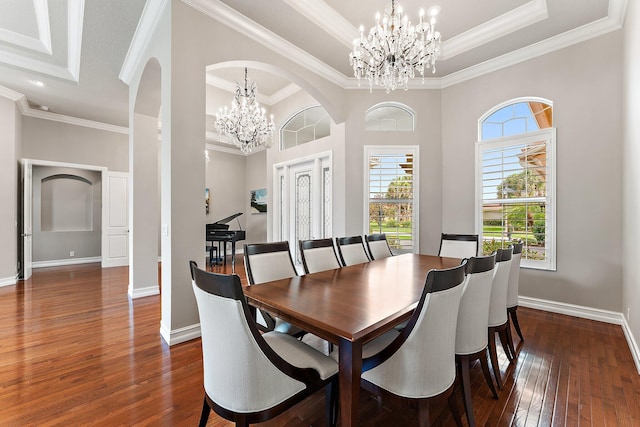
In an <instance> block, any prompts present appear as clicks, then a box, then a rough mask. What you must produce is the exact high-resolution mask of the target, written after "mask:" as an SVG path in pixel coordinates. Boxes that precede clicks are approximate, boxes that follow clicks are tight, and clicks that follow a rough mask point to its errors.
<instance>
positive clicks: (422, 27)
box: [349, 0, 440, 93]
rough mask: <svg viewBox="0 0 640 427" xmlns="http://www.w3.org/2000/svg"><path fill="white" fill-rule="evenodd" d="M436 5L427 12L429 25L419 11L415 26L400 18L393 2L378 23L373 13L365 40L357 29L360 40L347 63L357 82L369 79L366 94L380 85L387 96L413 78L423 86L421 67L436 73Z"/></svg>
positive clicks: (400, 11)
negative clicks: (417, 79) (374, 22)
mask: <svg viewBox="0 0 640 427" xmlns="http://www.w3.org/2000/svg"><path fill="white" fill-rule="evenodd" d="M439 12H440V7H439V6H432V7H431V8H430V9H429V12H428V15H429V17H430V20H429V22H425V21H424V11H423V10H421V11H420V23H419V24H418V25H416V26H415V27H414V26H412V25H411V22H410V21H409V18H408V17H407V16H406V15H403V13H402V8H401V7H398V8H397V9H396V5H395V1H394V0H391V6H390V7H387V8H386V9H385V12H384V17H383V18H382V21H380V13H377V14H376V24H375V25H374V26H373V27H371V30H369V35H367V36H366V37H365V35H364V27H362V26H360V38H357V39H355V40H354V41H353V51H352V52H351V53H350V55H349V62H350V63H351V65H352V66H353V74H354V75H355V77H357V78H358V85H359V84H360V79H363V78H366V79H367V80H369V91H371V90H372V89H373V85H374V83H375V84H376V85H379V86H382V87H384V88H385V89H386V90H387V93H389V92H391V91H392V90H395V89H396V88H399V87H402V88H404V90H407V89H408V86H407V83H408V81H409V79H412V78H414V77H415V75H416V71H418V72H419V73H420V75H421V76H422V82H423V83H424V71H425V68H426V69H429V68H431V69H432V70H433V72H434V73H435V72H436V68H435V63H436V59H438V55H439V54H440V33H439V32H438V31H436V30H435V24H436V16H437V15H438V13H439Z"/></svg>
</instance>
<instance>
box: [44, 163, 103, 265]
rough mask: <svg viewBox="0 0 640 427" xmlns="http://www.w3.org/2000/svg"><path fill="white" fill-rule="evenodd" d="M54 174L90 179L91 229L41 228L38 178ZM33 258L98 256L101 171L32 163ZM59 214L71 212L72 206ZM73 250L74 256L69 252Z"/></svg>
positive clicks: (54, 258) (100, 236) (100, 221)
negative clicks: (91, 199) (91, 197)
mask: <svg viewBox="0 0 640 427" xmlns="http://www.w3.org/2000/svg"><path fill="white" fill-rule="evenodd" d="M58 174H67V175H73V176H78V177H81V178H84V179H86V180H88V181H90V182H91V183H92V192H93V206H92V216H93V220H92V229H91V230H86V231H43V230H42V221H41V220H42V215H41V212H42V197H41V194H42V191H41V188H42V185H41V184H42V180H43V179H45V178H47V177H50V176H53V175H58ZM32 206H33V261H34V262H42V261H54V260H63V259H74V258H89V257H99V256H100V255H101V252H102V249H101V246H100V245H101V241H102V240H101V238H102V210H101V207H102V174H101V173H100V172H98V171H88V170H82V169H73V168H58V167H50V166H33V205H32ZM68 209H69V211H68V212H66V213H64V212H62V214H63V215H74V212H73V210H74V206H68ZM70 251H74V252H75V254H74V256H73V257H72V256H70V255H69V252H70Z"/></svg>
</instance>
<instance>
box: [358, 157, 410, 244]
mask: <svg viewBox="0 0 640 427" xmlns="http://www.w3.org/2000/svg"><path fill="white" fill-rule="evenodd" d="M416 157H417V156H416V149H415V148H403V149H400V150H398V148H395V149H383V148H378V147H375V148H374V147H370V148H369V150H368V155H367V156H366V159H367V160H368V182H369V198H368V207H369V209H368V224H369V225H368V231H367V233H368V234H374V233H385V234H386V236H387V241H388V242H389V246H391V248H392V250H393V252H394V253H401V252H413V251H414V248H416V247H417V242H416V241H415V240H416V236H417V233H416V223H417V221H416V211H415V207H416V206H417V203H415V202H416V200H415V183H416V182H417V178H416V176H415V172H417V171H416V170H415V169H414V166H415V164H416V163H415V162H414V160H415V158H416Z"/></svg>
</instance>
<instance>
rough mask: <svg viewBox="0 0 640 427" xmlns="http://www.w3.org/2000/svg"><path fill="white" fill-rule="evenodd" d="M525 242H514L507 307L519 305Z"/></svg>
mask: <svg viewBox="0 0 640 427" xmlns="http://www.w3.org/2000/svg"><path fill="white" fill-rule="evenodd" d="M523 246H524V243H522V242H519V243H514V244H513V256H512V258H511V271H510V272H509V287H508V288H507V308H511V307H517V306H518V285H519V283H520V261H521V260H522V247H523Z"/></svg>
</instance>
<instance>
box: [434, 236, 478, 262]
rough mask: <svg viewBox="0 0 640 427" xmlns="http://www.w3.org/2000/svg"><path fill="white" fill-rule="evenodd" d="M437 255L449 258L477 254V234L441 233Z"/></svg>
mask: <svg viewBox="0 0 640 427" xmlns="http://www.w3.org/2000/svg"><path fill="white" fill-rule="evenodd" d="M438 255H439V256H445V257H451V258H471V257H475V256H478V235H477V234H447V233H442V237H441V238H440V251H439V252H438Z"/></svg>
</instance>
